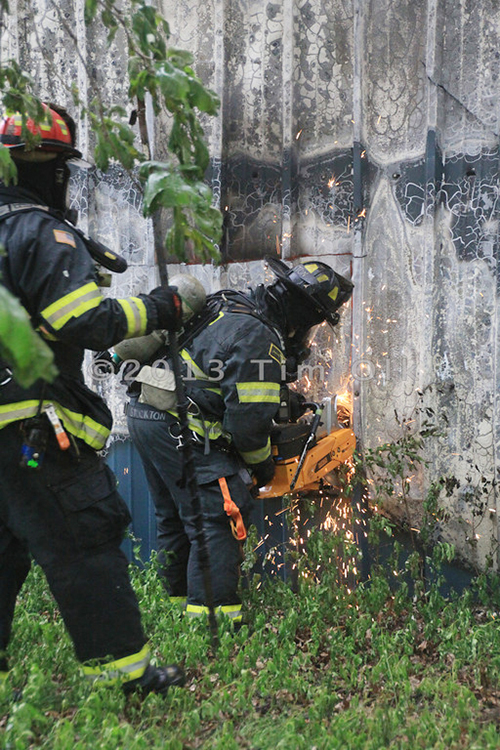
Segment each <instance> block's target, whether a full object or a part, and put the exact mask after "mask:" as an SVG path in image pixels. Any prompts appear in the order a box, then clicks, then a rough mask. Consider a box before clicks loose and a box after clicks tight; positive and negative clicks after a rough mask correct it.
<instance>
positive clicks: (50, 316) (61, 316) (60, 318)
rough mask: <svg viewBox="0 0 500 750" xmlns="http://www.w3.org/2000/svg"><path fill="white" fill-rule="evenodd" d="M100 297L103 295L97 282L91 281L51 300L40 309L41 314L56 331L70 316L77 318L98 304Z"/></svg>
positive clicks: (100, 300)
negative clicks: (53, 300) (51, 301)
mask: <svg viewBox="0 0 500 750" xmlns="http://www.w3.org/2000/svg"><path fill="white" fill-rule="evenodd" d="M102 299H103V296H102V294H101V292H100V291H99V289H98V287H97V284H95V282H93V281H91V282H90V283H88V284H85V285H84V286H81V287H80V288H79V289H75V290H74V291H73V292H70V293H69V294H65V295H64V297H61V299H58V300H57V301H56V302H53V303H52V304H51V305H49V306H48V307H46V308H45V310H42V312H41V315H42V317H43V318H45V320H46V321H47V323H50V325H51V326H52V328H53V329H54V330H55V331H58V330H59V329H60V328H62V327H63V326H64V325H65V324H66V323H67V322H68V320H70V319H71V318H79V317H80V315H83V314H84V313H86V312H87V311H88V310H92V308H94V307H97V306H98V305H100V303H101V302H102Z"/></svg>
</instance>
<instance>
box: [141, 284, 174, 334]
mask: <svg viewBox="0 0 500 750" xmlns="http://www.w3.org/2000/svg"><path fill="white" fill-rule="evenodd" d="M147 299H149V300H150V302H152V303H153V305H154V306H155V309H156V316H157V320H156V325H155V326H154V328H156V329H158V328H164V329H166V330H167V331H178V330H179V328H180V327H181V326H182V300H181V298H180V297H179V295H178V294H177V288H176V287H173V286H158V287H156V289H153V290H152V291H151V292H149V294H148V295H147Z"/></svg>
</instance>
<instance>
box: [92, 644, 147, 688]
mask: <svg viewBox="0 0 500 750" xmlns="http://www.w3.org/2000/svg"><path fill="white" fill-rule="evenodd" d="M150 660H151V653H150V650H149V646H148V644H146V645H145V646H144V648H142V649H141V651H139V652H138V653H137V654H132V655H131V656H124V657H123V659H117V660H116V661H110V662H108V663H107V664H99V665H98V666H97V667H89V666H85V665H84V666H83V674H84V675H85V677H87V678H88V679H89V680H97V681H99V682H116V681H117V680H124V678H126V681H127V682H128V681H130V680H137V679H138V678H139V677H142V675H143V674H144V672H145V671H146V667H147V666H148V664H149V662H150Z"/></svg>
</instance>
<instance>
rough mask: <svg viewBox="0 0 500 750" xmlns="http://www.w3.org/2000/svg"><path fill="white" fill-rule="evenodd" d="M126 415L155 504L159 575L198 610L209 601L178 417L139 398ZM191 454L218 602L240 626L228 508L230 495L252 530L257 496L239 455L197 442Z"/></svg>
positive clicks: (236, 554) (237, 558)
mask: <svg viewBox="0 0 500 750" xmlns="http://www.w3.org/2000/svg"><path fill="white" fill-rule="evenodd" d="M127 413H128V426H129V431H130V435H131V437H132V440H133V442H134V444H135V446H136V448H137V450H138V452H139V454H140V457H141V459H142V463H143V465H144V469H145V473H146V478H147V481H148V485H149V489H150V492H151V495H152V498H153V501H154V504H155V510H156V520H157V535H158V556H159V561H160V564H161V569H160V573H161V575H162V577H163V579H164V583H165V587H166V589H167V591H168V593H169V594H170V596H173V597H183V598H184V597H186V598H187V612H188V614H198V613H201V612H202V611H204V608H205V604H206V602H205V588H204V583H203V571H202V570H201V569H200V564H199V557H198V541H197V538H196V528H195V520H194V517H193V512H192V508H191V496H190V493H189V490H188V487H187V485H186V481H185V476H184V475H183V453H182V451H181V450H179V449H178V440H177V439H176V438H174V437H172V434H178V430H177V429H175V428H176V427H178V425H177V420H176V418H175V417H173V416H171V415H170V414H168V412H162V411H157V410H155V409H153V408H152V407H150V406H148V405H146V404H139V403H138V402H135V401H133V402H132V403H131V404H129V408H128V412H127ZM193 452H194V460H195V469H196V475H197V481H198V487H199V495H200V501H201V506H202V513H203V526H204V531H205V537H206V539H207V544H208V551H209V556H210V568H211V575H212V588H213V593H214V603H215V605H216V606H217V607H221V608H222V610H223V611H225V612H226V613H227V614H228V615H229V616H230V617H232V618H233V619H234V620H236V621H237V620H239V619H240V614H241V613H240V609H241V608H240V599H239V596H238V593H237V589H238V581H239V567H240V563H241V560H242V548H241V542H240V541H238V539H237V538H236V537H235V534H234V533H233V528H234V524H232V523H231V520H230V517H229V515H228V513H227V512H226V510H225V503H226V507H227V502H228V495H230V498H231V500H232V502H234V504H235V505H236V506H237V508H238V509H239V511H240V513H241V518H242V521H243V523H244V524H245V526H247V525H248V520H249V516H250V511H251V506H252V502H253V500H252V496H251V495H250V492H249V490H248V489H247V485H246V482H245V480H244V476H243V475H242V466H241V463H240V461H239V459H238V457H237V455H235V454H234V453H232V452H227V451H223V450H220V449H219V448H217V446H214V445H212V446H211V447H210V452H209V453H208V455H207V454H206V453H205V446H204V444H203V443H194V444H193ZM224 480H225V482H224ZM224 495H226V498H225V497H224Z"/></svg>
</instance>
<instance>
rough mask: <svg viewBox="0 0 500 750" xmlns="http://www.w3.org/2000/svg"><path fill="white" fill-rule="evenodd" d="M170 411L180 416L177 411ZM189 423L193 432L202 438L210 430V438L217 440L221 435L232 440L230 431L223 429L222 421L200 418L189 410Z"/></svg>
mask: <svg viewBox="0 0 500 750" xmlns="http://www.w3.org/2000/svg"><path fill="white" fill-rule="evenodd" d="M168 413H169V414H171V415H172V416H173V417H177V418H178V417H179V415H178V413H177V412H176V411H173V410H168ZM188 425H189V429H190V430H192V432H196V434H197V435H199V436H200V437H202V438H204V437H205V434H206V433H207V432H208V438H209V440H217V438H220V437H225V438H227V439H228V440H230V435H229V433H228V432H226V431H225V430H223V429H222V424H221V423H220V422H208V421H207V420H206V419H205V420H203V419H198V418H197V417H194V416H193V415H192V414H189V412H188Z"/></svg>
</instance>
